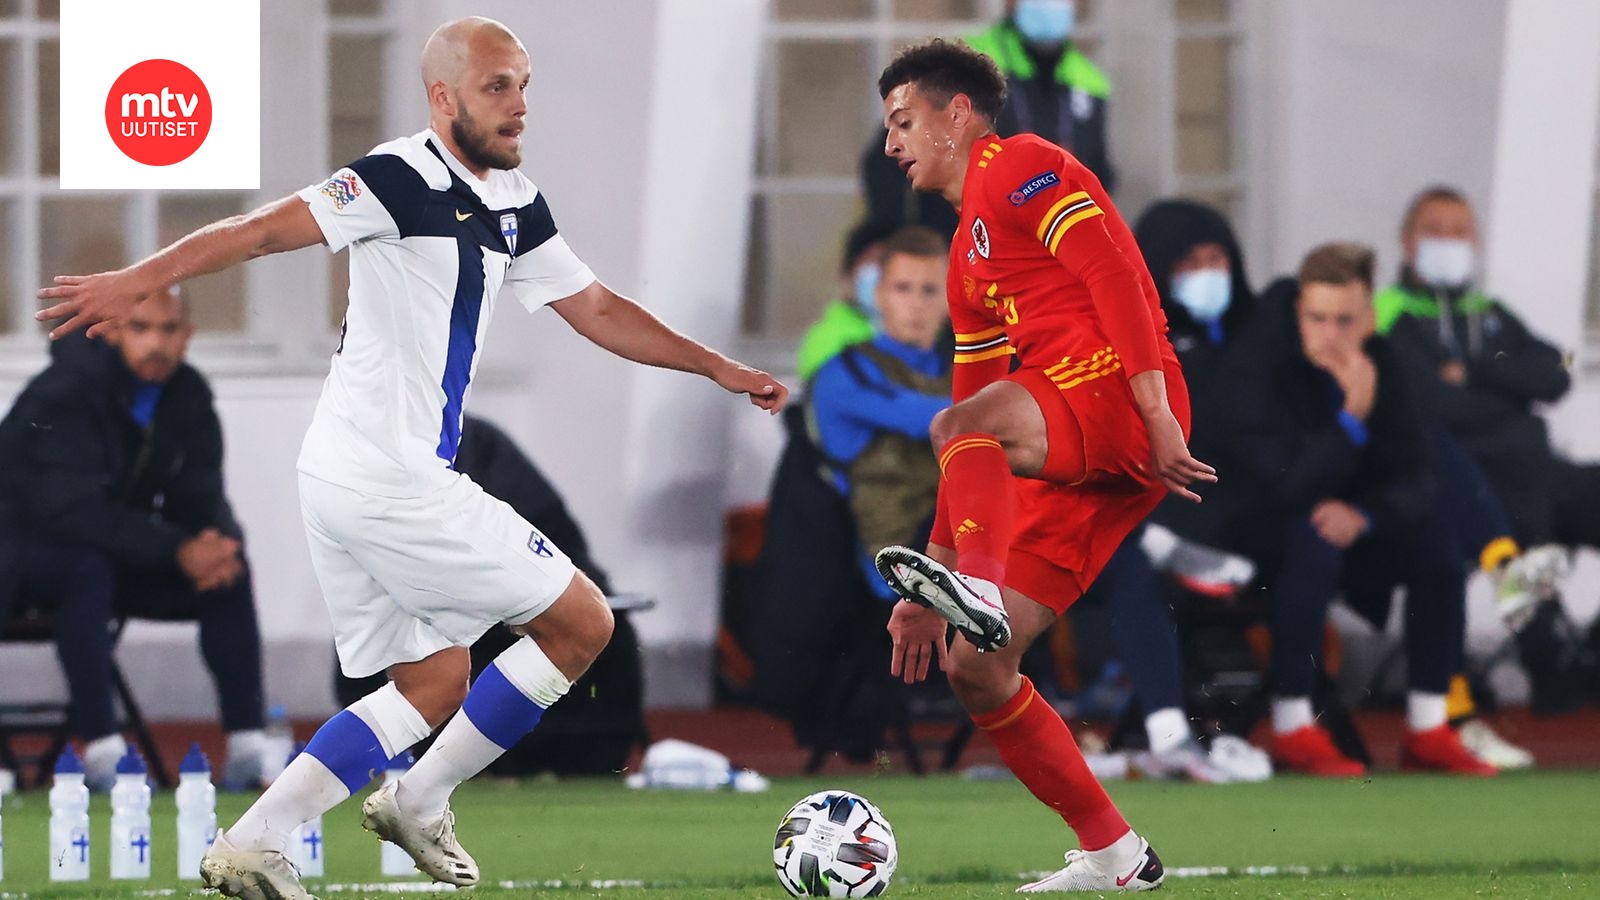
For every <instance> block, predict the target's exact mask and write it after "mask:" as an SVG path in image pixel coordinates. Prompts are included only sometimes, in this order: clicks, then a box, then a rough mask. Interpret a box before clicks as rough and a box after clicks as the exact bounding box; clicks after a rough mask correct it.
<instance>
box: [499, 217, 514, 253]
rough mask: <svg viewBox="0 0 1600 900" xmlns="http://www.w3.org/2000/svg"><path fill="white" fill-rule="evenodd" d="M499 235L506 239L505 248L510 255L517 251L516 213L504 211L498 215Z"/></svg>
mask: <svg viewBox="0 0 1600 900" xmlns="http://www.w3.org/2000/svg"><path fill="white" fill-rule="evenodd" d="M500 235H501V236H502V237H504V238H505V239H506V249H508V250H510V251H511V253H512V255H515V254H516V252H517V214H516V213H504V214H502V215H501V216H500Z"/></svg>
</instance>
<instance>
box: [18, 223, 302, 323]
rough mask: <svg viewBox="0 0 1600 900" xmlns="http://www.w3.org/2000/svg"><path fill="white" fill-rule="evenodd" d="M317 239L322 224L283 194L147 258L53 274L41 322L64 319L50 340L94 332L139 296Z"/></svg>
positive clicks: (44, 296)
mask: <svg viewBox="0 0 1600 900" xmlns="http://www.w3.org/2000/svg"><path fill="white" fill-rule="evenodd" d="M321 242H322V229H320V228H319V227H317V221H316V219H314V218H312V216H311V208H310V207H308V206H307V205H306V202H305V201H304V200H301V199H300V198H299V197H294V196H290V197H285V198H283V199H282V200H278V201H275V202H272V203H269V204H267V205H266V206H263V207H261V208H260V209H257V210H255V211H254V212H249V213H245V214H244V215H240V216H233V217H232V218H228V219H223V220H221V221H219V222H213V223H211V224H210V225H207V226H205V227H204V228H201V229H200V230H198V231H196V232H194V233H193V234H190V235H188V236H187V237H184V238H181V239H179V240H178V241H177V242H176V243H173V244H171V245H169V246H167V247H166V248H165V249H163V250H158V251H157V252H156V253H154V254H152V255H151V256H149V257H147V258H146V259H144V260H142V261H140V262H138V263H135V264H134V265H131V266H128V267H127V268H125V269H118V270H116V271H115V272H101V273H99V274H97V275H57V276H56V277H55V286H54V287H47V288H43V289H41V290H40V291H39V299H40V300H54V301H56V302H55V304H54V305H52V306H50V307H48V308H46V309H43V310H40V311H39V312H38V314H37V315H36V318H37V319H39V320H40V321H50V320H55V319H65V320H66V321H65V322H62V323H61V324H60V325H57V326H56V327H55V329H54V330H52V331H51V332H50V337H51V339H52V340H53V339H55V338H59V337H61V336H63V335H67V334H71V333H72V332H74V331H77V330H78V329H80V328H83V327H84V326H88V327H89V332H88V334H89V336H90V337H97V336H99V334H100V333H101V332H102V331H104V330H105V329H106V328H107V327H109V325H110V323H112V322H113V321H115V320H116V319H118V318H119V317H121V316H122V315H124V314H125V313H126V312H127V311H128V310H129V309H130V308H131V307H132V306H133V305H134V304H135V303H137V302H138V301H139V298H141V297H144V296H146V295H148V294H152V293H155V292H156V291H160V290H164V289H166V288H167V287H169V286H171V285H174V284H177V283H178V282H180V281H183V280H185V279H187V278H193V277H194V276H196V275H204V274H206V273H208V272H218V271H221V270H223V269H226V268H228V267H230V266H234V265H238V264H239V263H242V262H244V261H245V260H247V259H254V258H256V257H258V256H266V255H268V254H271V253H282V252H284V251H286V250H298V249H300V248H301V247H309V246H311V245H312V244H318V243H321Z"/></svg>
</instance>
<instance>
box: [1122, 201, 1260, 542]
mask: <svg viewBox="0 0 1600 900" xmlns="http://www.w3.org/2000/svg"><path fill="white" fill-rule="evenodd" d="M1133 236H1134V239H1135V240H1137V241H1138V242H1139V251H1140V253H1142V254H1143V255H1144V261H1145V265H1146V266H1147V267H1148V268H1149V269H1150V277H1151V278H1152V279H1153V280H1154V281H1155V284H1156V290H1157V292H1158V293H1159V294H1160V295H1161V310H1162V312H1164V313H1165V314H1166V317H1167V338H1168V339H1169V340H1171V341H1172V348H1173V350H1175V351H1176V352H1177V354H1178V361H1179V362H1180V363H1182V365H1183V380H1184V383H1185V384H1186V385H1187V386H1188V388H1189V407H1190V433H1189V452H1190V453H1192V454H1194V456H1195V458H1196V459H1199V460H1200V461H1201V462H1205V463H1210V464H1212V465H1215V464H1216V461H1217V457H1218V456H1219V455H1220V454H1221V453H1222V451H1223V449H1224V448H1223V447H1222V446H1220V445H1221V444H1222V442H1223V441H1224V440H1225V439H1226V437H1227V435H1226V429H1225V428H1224V427H1223V423H1224V421H1225V418H1226V415H1227V408H1228V405H1229V404H1230V403H1231V401H1232V399H1233V394H1232V391H1230V389H1229V388H1228V385H1227V383H1226V379H1227V377H1228V373H1227V371H1226V369H1227V364H1228V359H1229V357H1230V355H1231V353H1232V352H1233V350H1234V348H1236V347H1237V346H1238V344H1239V341H1238V338H1239V336H1240V335H1241V334H1242V333H1243V332H1244V329H1245V325H1246V323H1247V322H1249V321H1250V318H1251V316H1252V314H1253V313H1254V311H1255V308H1256V297H1255V294H1254V293H1253V292H1251V290H1250V281H1249V277H1248V275H1247V274H1246V272H1245V267H1244V257H1243V255H1242V253H1241V252H1240V249H1239V240H1238V238H1237V237H1236V236H1235V235H1234V233H1233V229H1232V228H1231V227H1229V225H1228V222H1227V220H1226V219H1224V218H1223V217H1222V214H1221V213H1219V212H1217V211H1216V210H1214V209H1212V208H1211V207H1209V206H1205V205H1203V204H1199V203H1195V202H1193V201H1189V200H1164V201H1161V202H1159V203H1155V204H1153V205H1152V206H1150V208H1149V209H1146V210H1145V211H1144V212H1143V213H1142V214H1141V215H1140V216H1139V220H1138V221H1137V222H1136V223H1135V224H1134V228H1133ZM1201 244H1219V245H1221V246H1222V247H1223V248H1224V249H1225V250H1226V251H1227V254H1228V269H1229V274H1230V276H1231V278H1232V281H1233V293H1232V295H1231V296H1230V298H1229V300H1228V309H1227V311H1226V312H1224V313H1223V314H1222V318H1221V320H1220V321H1219V323H1218V324H1219V326H1220V327H1219V328H1218V329H1217V334H1216V335H1213V334H1212V330H1211V329H1210V328H1208V327H1207V326H1206V325H1205V324H1203V323H1201V322H1200V321H1198V320H1196V319H1195V318H1194V317H1193V316H1191V315H1190V314H1189V311H1188V310H1187V309H1185V308H1184V306H1183V304H1181V303H1179V302H1177V300H1175V299H1173V296H1172V272H1173V269H1175V268H1177V266H1178V263H1180V262H1182V261H1183V258H1184V257H1185V256H1188V255H1189V252H1190V251H1191V250H1193V249H1194V248H1195V247H1197V246H1199V245H1201ZM1218 477H1219V478H1221V479H1224V480H1226V479H1230V478H1231V475H1230V474H1229V473H1227V472H1219V475H1218ZM1195 490H1196V491H1197V492H1198V493H1199V494H1201V495H1202V496H1203V497H1205V502H1203V503H1191V502H1189V501H1188V500H1185V499H1183V498H1182V497H1170V496H1169V497H1167V498H1166V499H1165V500H1163V501H1161V505H1160V506H1158V507H1157V508H1156V511H1155V512H1153V513H1151V516H1150V519H1151V521H1153V522H1156V523H1158V524H1161V525H1164V526H1166V527H1167V528H1170V529H1172V530H1173V531H1175V532H1177V533H1178V534H1179V535H1181V536H1183V537H1185V538H1188V539H1189V540H1192V541H1199V542H1201V543H1205V544H1212V545H1217V544H1220V543H1221V542H1222V539H1223V538H1222V532H1223V528H1224V526H1225V523H1226V519H1227V516H1228V509H1227V501H1228V500H1229V499H1230V496H1231V497H1237V496H1238V494H1237V493H1235V494H1232V495H1230V494H1228V493H1227V487H1226V486H1224V487H1222V488H1220V489H1219V488H1212V487H1211V486H1208V485H1198V486H1196V488H1195Z"/></svg>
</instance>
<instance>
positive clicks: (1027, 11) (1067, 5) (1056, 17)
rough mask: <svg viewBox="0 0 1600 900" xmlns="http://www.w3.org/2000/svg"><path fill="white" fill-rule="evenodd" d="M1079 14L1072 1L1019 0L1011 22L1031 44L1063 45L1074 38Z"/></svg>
mask: <svg viewBox="0 0 1600 900" xmlns="http://www.w3.org/2000/svg"><path fill="white" fill-rule="evenodd" d="M1077 12H1078V10H1077V7H1076V5H1075V4H1074V3H1073V2H1072V0H1018V3H1017V9H1016V12H1015V13H1013V14H1012V16H1011V20H1012V21H1013V22H1015V23H1016V26H1017V30H1018V31H1020V32H1022V37H1023V38H1024V39H1025V40H1027V41H1028V42H1029V43H1033V44H1061V43H1065V42H1066V40H1067V38H1069V37H1072V29H1073V27H1074V26H1075V25H1076V24H1077V22H1076V19H1077Z"/></svg>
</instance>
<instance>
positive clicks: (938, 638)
mask: <svg viewBox="0 0 1600 900" xmlns="http://www.w3.org/2000/svg"><path fill="white" fill-rule="evenodd" d="M948 626H949V623H948V622H946V621H945V620H944V617H943V616H941V615H939V614H938V613H936V612H934V611H933V610H931V609H929V608H927V607H926V606H918V605H917V604H915V603H912V602H911V601H909V600H901V601H900V602H899V603H896V604H895V605H894V611H893V612H891V613H890V614H889V638H890V639H891V640H892V641H893V642H894V649H893V650H891V651H890V653H889V674H890V675H893V676H894V677H896V678H899V679H902V680H903V681H905V683H906V684H916V683H917V682H919V681H921V680H923V679H924V678H927V677H928V665H929V664H930V663H932V662H933V659H934V657H935V656H937V657H938V658H939V669H940V671H944V672H948V671H950V648H949V647H947V646H945V643H944V636H945V631H946V629H947V628H948Z"/></svg>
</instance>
